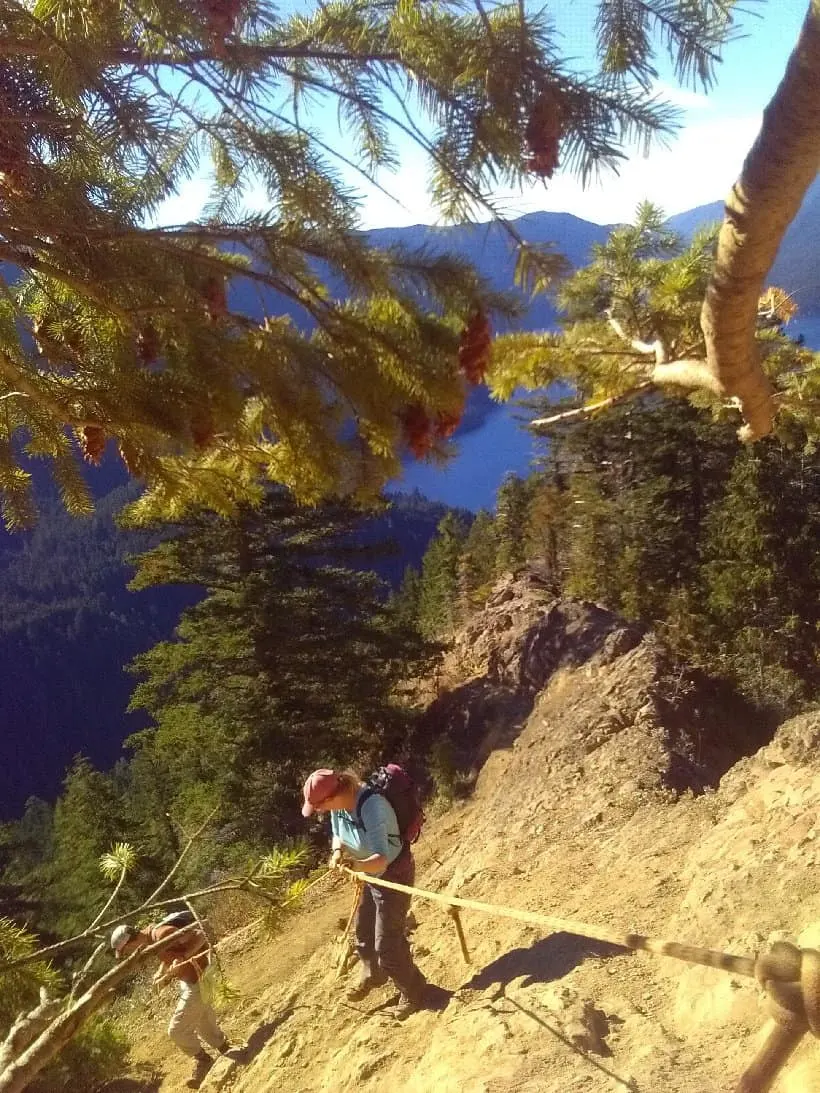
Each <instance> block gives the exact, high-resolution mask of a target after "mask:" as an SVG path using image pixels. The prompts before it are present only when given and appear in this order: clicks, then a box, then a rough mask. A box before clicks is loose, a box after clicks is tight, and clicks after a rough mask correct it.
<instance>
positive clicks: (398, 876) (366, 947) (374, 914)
mask: <svg viewBox="0 0 820 1093" xmlns="http://www.w3.org/2000/svg"><path fill="white" fill-rule="evenodd" d="M415 875H416V867H415V862H414V861H413V856H412V854H410V853H409V852H404V853H402V854H401V855H400V856H399V857H398V858H397V859H396V861H394V862H392V863H391V865H390V866H389V867H388V868H387V870H386V872H385V873H384V879H385V880H392V881H395V882H396V884H412V883H413V881H414V879H415ZM409 909H410V896H409V895H408V894H407V893H405V892H394V891H393V890H392V889H390V888H377V887H376V886H375V885H373V884H367V883H365V885H364V888H363V891H362V898H361V901H360V903H359V909H358V911H357V912H356V949H357V951H358V954H359V959H360V960H361V962H362V964H363V966H364V968H365V969H366V970H367V972H368V974H370V975H374V974H377V973H378V970H379V969H381V971H382V972H384V973H385V975H388V976H390V978H391V979H392V980H393V982H394V983H395V984H396V986H397V987H398V988H399V990H400V991H401V993H402V994H403V995H404V996H405V997H406V998H409V999H411V1000H412V1001H414V1002H416V1001H418V1000H419V997H420V995H421V992H422V990H423V989H424V984H425V980H424V976H423V975H422V974H421V972H420V971H419V970H418V968H417V967H416V965H415V964H414V963H413V958H412V956H411V955H410V946H409V944H408V942H407V934H406V933H405V925H406V922H407V912H408V910H409Z"/></svg>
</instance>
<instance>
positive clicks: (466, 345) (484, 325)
mask: <svg viewBox="0 0 820 1093" xmlns="http://www.w3.org/2000/svg"><path fill="white" fill-rule="evenodd" d="M492 340H493V338H492V329H491V327H490V320H489V319H488V318H487V316H486V315H485V313H484V312H483V311H480V310H479V311H477V312H476V313H475V314H474V315H473V317H472V318H471V319H470V321H469V322H468V323H467V325H466V326H465V327H464V330H463V331H462V333H461V342H460V344H459V347H458V364H459V368H460V369H461V371H462V372H463V373H464V375H465V376H466V377H467V380H468V382H469V383H472V384H473V385H474V386H475V385H476V384H478V383H481V381H482V380H483V379H484V376H485V375H486V373H487V369H488V368H489V366H490V347H491V345H492Z"/></svg>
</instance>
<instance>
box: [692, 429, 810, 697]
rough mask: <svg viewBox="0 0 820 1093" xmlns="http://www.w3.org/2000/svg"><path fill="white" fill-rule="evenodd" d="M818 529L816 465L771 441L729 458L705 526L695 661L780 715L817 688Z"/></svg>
mask: <svg viewBox="0 0 820 1093" xmlns="http://www.w3.org/2000/svg"><path fill="white" fill-rule="evenodd" d="M801 464H802V466H801ZM818 532H820V468H818V466H817V461H816V459H815V460H813V461H812V464H811V465H810V466H808V467H807V466H806V461H805V459H801V458H799V457H795V456H794V455H793V454H792V453H789V452H788V451H786V450H784V449H783V448H782V447H781V446H780V445H778V444H776V443H769V444H766V445H762V446H760V448H759V450H757V451H755V452H754V453H752V452H747V451H744V452H742V453H740V454H739V455H738V458H737V460H736V461H735V465H734V467H733V469H732V474H731V478H730V480H729V483H728V486H727V489H726V493H725V496H724V497H723V498H722V500H721V502H720V504H718V505H716V506H715V507H714V509H713V510H712V511H711V512H710V514H709V516H708V518H707V522H706V535H705V543H704V562H703V566H702V571H701V577H702V591H703V605H704V611H703V615H704V619H703V621H704V622H705V627H704V630H703V638H702V642H701V656H702V658H703V660H704V661H705V662H706V663H711V664H713V665H717V666H718V667H719V668H720V669H721V670H722V671H723V672H724V673H725V674H727V675H731V676H733V677H734V678H735V679H737V680H738V681H739V682H740V684H741V686H742V688H743V689H744V691H746V693H747V694H749V695H751V696H752V697H753V698H755V699H757V700H758V701H761V702H764V703H768V704H770V705H772V706H774V707H776V709H777V710H778V712H781V713H782V712H788V711H791V710H792V709H794V708H795V707H796V706H797V705H799V703H800V702H801V701H802V700H804V699H805V698H807V697H809V696H810V695H812V694H813V693H814V691H815V689H816V687H817V684H818V682H820V671H819V670H818V663H817V653H816V641H817V630H818V625H820V607H818V588H820V565H818V559H817V541H818V538H817V537H818Z"/></svg>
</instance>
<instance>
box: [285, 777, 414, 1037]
mask: <svg viewBox="0 0 820 1093" xmlns="http://www.w3.org/2000/svg"><path fill="white" fill-rule="evenodd" d="M388 769H390V768H388ZM303 794H304V805H303V806H302V815H303V816H311V815H312V814H313V813H314V812H329V813H330V826H331V831H332V836H333V837H332V842H331V856H330V867H331V868H332V869H335V868H337V867H338V866H340V865H341V864H345V865H347V866H348V867H349V868H351V869H353V870H355V871H356V872H357V873H361V874H362V877H363V879H365V880H366V878H367V877H368V876H371V877H382V878H384V880H392V881H395V882H396V883H397V884H408V885H410V884H412V883H413V881H414V879H415V874H416V867H415V862H414V860H413V854H412V852H411V850H410V842H409V841H408V840H406V839H403V838H402V835H401V833H400V829H399V822H398V820H397V818H396V811H395V809H394V808H393V806H392V805H391V804H390V802H389V801H388V800H387V799H386V797H385V796H384V794H383V793H382V792H379V791H378V790H375V789H374V788H373V787H372V786H371V785H368V784H367V783H365V782H362V781H361V779H360V778H359V777H358V775H356V774H354V773H353V772H352V771H343V772H341V773H337V772H336V771H333V770H315V771H314V772H313V774H311V775H310V777H309V778H308V780H307V781H306V782H305V785H304V789H303ZM409 908H410V895H409V894H407V893H405V892H395V891H393V890H391V889H390V888H379V887H377V886H376V885H373V884H364V885H363V887H362V894H361V899H360V901H359V906H358V909H357V911H356V950H357V952H358V955H359V960H360V961H361V972H360V977H359V982H358V984H357V985H356V986H355V987H353V988H352V990H349V991H348V992H347V995H346V997H347V999H348V1001H350V1002H359V1001H361V1000H362V999H363V998H365V997H366V996H367V995H368V994H369V993H370V991H371V990H373V988H374V987H379V986H381V985H382V984H384V983H386V982H387V980H388V978H389V979H392V980H393V982H394V983H395V985H396V986H397V987H398V989H399V992H400V998H399V1002H398V1005H397V1006H396V1007H395V1009H394V1010H393V1016H394V1017H396V1018H397V1019H398V1020H400V1021H404V1020H405V1019H406V1018H407V1017H409V1016H410V1014H412V1013H415V1012H416V1010H418V1009H419V1008H420V1007H421V1005H422V1000H423V995H424V990H425V987H426V986H427V981H426V980H425V978H424V976H423V975H422V973H421V972H420V971H419V969H418V968H417V967H416V965H415V964H414V963H413V958H412V956H411V955H410V946H409V944H408V942H407V936H406V933H405V923H406V919H407V912H408V910H409Z"/></svg>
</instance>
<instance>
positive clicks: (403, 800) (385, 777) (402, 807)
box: [356, 763, 427, 846]
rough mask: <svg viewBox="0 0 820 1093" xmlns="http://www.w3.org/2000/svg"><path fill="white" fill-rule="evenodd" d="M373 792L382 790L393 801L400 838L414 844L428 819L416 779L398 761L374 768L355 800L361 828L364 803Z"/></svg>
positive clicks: (387, 798)
mask: <svg viewBox="0 0 820 1093" xmlns="http://www.w3.org/2000/svg"><path fill="white" fill-rule="evenodd" d="M374 793H380V794H381V795H382V797H384V798H385V799H386V800H387V801H388V802H389V803H390V805H391V806H392V808H393V811H394V812H395V813H396V819H397V820H398V824H399V834H400V835H401V841H402V843H403V844H404V845H405V846H411V845H412V844H413V843H414V842H416V841H417V839H418V837H419V835H420V834H421V829H422V827H423V826H424V821H425V820H426V819H427V817H426V816H425V815H424V810H423V809H422V807H421V801H420V799H419V791H418V786H417V785H416V783H415V782H414V781H413V779H412V778H411V777H410V775H409V774H408V773H407V771H406V770H405V769H404V767H400V766H399V765H398V764H397V763H388V764H387V765H386V766H384V767H379V769H378V770H377V771H374V772H373V774H371V775H370V777H369V778H368V779H367V785H366V788H365V790H364V792H363V793H361V794H360V795H359V800H358V803H357V804H356V819H357V821H358V823H359V826H360V827H362V828H363V827H364V821H363V820H362V806H363V805H364V803H365V801H366V800H367V799H368V798H369V797H372V796H373V794H374Z"/></svg>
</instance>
